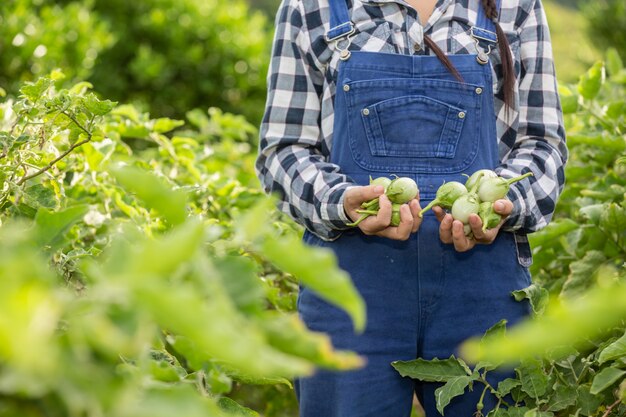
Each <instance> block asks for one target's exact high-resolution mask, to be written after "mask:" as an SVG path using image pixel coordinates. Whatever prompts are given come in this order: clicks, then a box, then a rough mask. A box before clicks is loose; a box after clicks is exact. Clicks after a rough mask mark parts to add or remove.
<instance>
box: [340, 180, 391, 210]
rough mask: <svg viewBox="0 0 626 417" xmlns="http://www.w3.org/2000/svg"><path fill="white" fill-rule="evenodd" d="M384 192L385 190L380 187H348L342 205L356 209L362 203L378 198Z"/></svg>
mask: <svg viewBox="0 0 626 417" xmlns="http://www.w3.org/2000/svg"><path fill="white" fill-rule="evenodd" d="M384 192H385V188H384V187H383V186H382V185H365V186H362V187H350V188H348V189H347V190H346V195H345V197H344V205H347V206H348V208H349V209H350V208H351V207H358V206H360V205H361V203H363V202H364V201H369V200H371V199H374V198H376V197H379V196H380V195H381V194H383V193H384Z"/></svg>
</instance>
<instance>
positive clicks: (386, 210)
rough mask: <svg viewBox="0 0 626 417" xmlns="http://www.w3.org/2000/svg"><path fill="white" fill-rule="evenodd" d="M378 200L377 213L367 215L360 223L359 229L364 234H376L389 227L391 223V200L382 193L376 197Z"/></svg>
mask: <svg viewBox="0 0 626 417" xmlns="http://www.w3.org/2000/svg"><path fill="white" fill-rule="evenodd" d="M378 202H379V206H380V207H379V208H378V214H377V215H376V216H370V217H368V218H367V219H365V220H363V223H361V225H362V227H361V230H363V232H365V233H366V234H376V233H378V232H380V231H381V230H383V229H386V228H387V227H389V224H390V223H391V210H392V209H391V201H389V198H388V197H387V196H386V195H384V194H382V195H381V196H380V197H379V198H378Z"/></svg>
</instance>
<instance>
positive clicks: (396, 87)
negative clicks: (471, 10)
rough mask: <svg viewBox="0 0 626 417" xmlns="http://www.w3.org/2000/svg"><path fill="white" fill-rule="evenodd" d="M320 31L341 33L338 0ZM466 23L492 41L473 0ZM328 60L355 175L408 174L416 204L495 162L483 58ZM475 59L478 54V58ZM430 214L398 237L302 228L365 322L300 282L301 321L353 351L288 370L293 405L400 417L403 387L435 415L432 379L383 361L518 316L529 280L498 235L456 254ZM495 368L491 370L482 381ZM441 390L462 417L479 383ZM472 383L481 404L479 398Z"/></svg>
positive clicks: (344, 151) (318, 416)
mask: <svg viewBox="0 0 626 417" xmlns="http://www.w3.org/2000/svg"><path fill="white" fill-rule="evenodd" d="M330 5H331V28H332V29H331V31H329V32H328V35H327V37H328V38H330V40H332V39H333V38H335V39H341V38H342V37H344V39H345V36H346V35H347V34H349V33H350V31H351V23H350V19H349V13H348V9H347V5H346V0H330ZM480 11H481V12H480V13H479V16H478V20H477V22H478V23H477V25H476V26H474V28H473V29H472V32H473V34H474V35H475V36H476V37H477V38H479V39H482V41H481V42H484V41H487V42H493V41H494V40H495V33H494V32H495V30H494V25H493V22H491V21H489V20H488V19H487V18H486V17H485V15H484V13H482V8H480ZM341 54H342V58H347V59H343V60H341V61H340V64H339V67H338V78H337V92H336V95H335V121H334V133H333V146H332V151H331V161H332V162H334V163H335V164H338V165H339V166H340V167H341V169H342V172H343V173H345V174H347V175H348V176H349V177H351V178H352V179H353V180H354V181H355V182H357V183H358V184H361V185H366V184H368V181H369V176H370V175H371V176H372V177H378V176H389V175H390V174H397V175H399V176H408V177H412V178H413V179H414V180H415V181H416V182H417V184H418V185H419V188H420V196H421V201H420V203H421V205H422V207H424V206H425V205H426V204H427V203H428V202H429V201H431V200H432V199H433V198H434V196H435V192H436V190H437V188H438V187H439V186H440V185H441V184H443V182H444V181H452V180H455V181H461V182H464V181H465V177H463V176H462V175H461V174H463V173H466V174H471V173H473V172H474V171H476V170H479V169H482V168H489V169H493V168H494V167H496V165H498V163H499V161H498V149H497V138H496V126H495V114H494V104H493V91H492V79H491V78H492V75H491V68H490V65H489V63H488V62H486V60H484V59H482V60H481V59H479V58H485V56H484V55H483V56H481V55H480V54H478V55H474V54H471V55H451V56H449V58H450V59H451V61H452V63H453V64H454V66H455V67H456V69H457V70H458V71H459V72H460V74H461V75H462V78H463V80H464V82H459V81H457V80H456V79H455V78H454V77H453V76H452V75H451V74H450V72H449V71H448V70H447V69H446V68H445V67H444V66H443V65H442V64H441V62H440V61H439V60H438V59H437V58H436V57H435V56H425V55H424V56H420V55H416V56H410V55H400V54H389V53H375V52H362V51H351V52H348V51H344V52H342V53H341ZM479 61H481V62H479ZM438 229H439V222H438V221H437V220H436V219H435V216H434V215H433V214H432V212H428V213H427V214H425V216H424V221H423V223H422V225H421V227H420V229H419V231H418V232H417V233H415V234H412V235H411V237H410V238H409V240H407V241H394V240H390V239H386V238H379V237H373V236H365V235H364V234H363V233H361V231H360V230H359V229H357V228H355V229H351V230H349V231H346V232H345V233H344V234H343V235H342V236H341V237H340V238H339V239H337V240H336V241H333V242H326V241H323V240H321V239H319V238H318V237H316V236H315V235H313V234H311V233H310V232H306V233H305V237H304V239H305V241H306V242H307V243H308V244H311V245H317V246H325V247H328V248H331V249H332V250H333V251H334V252H335V254H336V255H337V257H338V260H339V265H340V266H341V267H342V268H343V269H345V270H346V271H348V272H349V273H350V275H351V277H352V280H353V281H354V283H355V285H356V287H357V288H358V290H359V292H360V294H361V295H362V296H363V298H364V299H365V302H366V304H367V318H368V323H367V328H366V330H365V332H364V333H362V334H355V333H354V331H353V327H352V323H351V321H350V319H349V318H348V316H347V315H346V314H345V313H344V312H343V311H341V310H339V309H337V308H336V307H333V306H331V305H329V304H328V303H326V302H325V301H323V300H321V299H320V298H318V297H317V296H316V295H315V294H314V293H312V292H311V291H310V290H308V289H307V288H302V290H301V292H300V295H299V297H298V310H299V312H300V314H301V317H302V319H303V320H304V321H305V323H306V324H307V326H309V328H310V329H312V330H315V331H322V332H325V333H328V334H329V335H330V336H331V338H332V342H333V344H334V346H335V347H336V348H338V349H349V350H354V351H356V352H358V353H359V354H360V355H362V356H363V357H365V358H366V361H367V365H366V367H364V368H362V369H359V370H356V371H351V372H329V371H318V372H317V373H316V374H315V375H313V376H312V377H308V378H303V379H300V380H297V381H296V393H297V395H298V398H299V402H300V417H366V416H368V417H369V416H371V417H408V416H409V415H410V412H411V411H410V410H411V403H412V396H413V392H414V390H415V392H416V393H417V395H418V398H419V400H420V402H421V403H422V405H423V406H424V408H425V410H426V415H427V417H432V416H439V415H440V414H439V412H438V411H437V409H436V408H435V397H434V390H435V389H436V388H437V387H438V386H440V385H441V384H436V383H420V382H416V381H414V380H411V379H409V378H402V377H401V376H400V375H399V374H398V373H397V371H396V370H395V369H394V368H393V367H392V366H391V362H393V361H396V360H411V359H415V358H418V357H422V358H426V359H432V358H435V357H438V358H448V357H449V356H450V355H451V354H455V353H457V351H456V348H457V347H458V346H459V344H460V343H461V342H462V341H463V340H465V339H467V338H468V337H470V336H474V335H480V334H482V333H484V331H485V330H486V329H488V328H489V327H491V326H492V325H493V324H495V323H496V322H498V321H499V320H500V319H504V318H505V319H507V320H508V322H509V324H510V323H513V322H516V321H517V320H518V319H520V318H522V317H524V316H526V315H528V314H529V308H528V304H527V303H518V302H516V301H515V300H514V299H513V297H512V296H511V291H513V290H516V289H521V288H524V287H527V286H528V285H530V275H529V273H528V270H527V269H526V268H525V267H523V266H521V265H520V264H519V263H518V260H517V254H516V243H515V239H514V236H513V234H512V233H507V232H502V231H501V232H500V233H499V235H498V237H497V238H496V240H495V241H494V242H493V244H491V245H477V246H476V247H474V248H473V249H472V250H470V251H469V252H465V253H457V252H456V251H455V249H454V247H453V246H452V245H446V244H443V243H442V242H441V241H440V239H439V232H438ZM505 376H511V375H507V374H505V373H501V374H497V375H496V374H493V378H494V381H493V382H494V383H495V382H497V380H498V379H502V378H504V377H505ZM482 388H483V386H482V384H476V386H475V389H474V391H473V392H470V393H469V394H465V395H463V396H461V397H457V398H455V399H453V400H452V402H451V403H450V405H449V406H448V407H446V409H445V415H446V416H452V417H470V416H471V415H472V414H473V413H474V412H475V411H476V403H477V402H478V397H479V396H480V394H481V392H482ZM490 397H491V396H490V395H489V394H487V395H486V398H485V400H486V401H485V409H484V411H483V412H484V414H485V415H486V414H487V412H488V411H489V410H490V408H491V407H493V405H494V403H493V402H492V401H490V399H491V398H490Z"/></svg>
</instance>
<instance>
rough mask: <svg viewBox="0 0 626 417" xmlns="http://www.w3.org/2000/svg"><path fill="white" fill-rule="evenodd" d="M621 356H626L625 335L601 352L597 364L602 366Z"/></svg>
mask: <svg viewBox="0 0 626 417" xmlns="http://www.w3.org/2000/svg"><path fill="white" fill-rule="evenodd" d="M622 356H626V333H625V334H624V335H623V336H622V337H620V338H619V339H617V340H616V341H615V342H613V343H611V344H610V345H608V346H607V347H605V348H604V349H603V350H602V352H601V353H600V356H599V358H598V363H600V364H603V363H605V362H607V361H611V360H614V359H617V358H619V357H622Z"/></svg>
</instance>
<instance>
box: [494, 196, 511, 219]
mask: <svg viewBox="0 0 626 417" xmlns="http://www.w3.org/2000/svg"><path fill="white" fill-rule="evenodd" d="M493 211H495V212H496V213H498V214H499V215H501V216H502V217H506V216H508V215H510V214H511V213H512V212H513V203H512V202H511V201H510V200H504V199H501V200H496V201H495V202H494V203H493Z"/></svg>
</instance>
